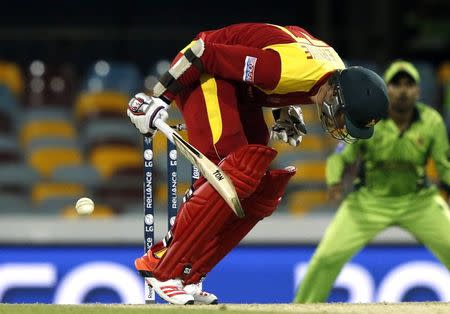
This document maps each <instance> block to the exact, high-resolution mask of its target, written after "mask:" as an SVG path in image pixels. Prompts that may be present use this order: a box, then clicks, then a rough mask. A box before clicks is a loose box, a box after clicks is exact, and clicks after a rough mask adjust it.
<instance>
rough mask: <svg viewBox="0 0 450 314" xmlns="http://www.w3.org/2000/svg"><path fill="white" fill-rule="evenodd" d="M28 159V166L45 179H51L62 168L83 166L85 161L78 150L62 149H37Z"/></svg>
mask: <svg viewBox="0 0 450 314" xmlns="http://www.w3.org/2000/svg"><path fill="white" fill-rule="evenodd" d="M27 158H28V164H29V165H30V166H31V167H33V168H34V169H36V170H37V171H38V172H39V174H40V175H42V176H44V177H49V176H50V175H51V174H52V172H53V170H54V169H56V168H58V167H60V166H69V165H81V163H82V159H83V158H82V156H81V153H80V151H79V150H78V149H75V148H62V147H61V148H59V147H44V148H39V149H35V150H33V151H31V152H30V153H29V155H28V156H27Z"/></svg>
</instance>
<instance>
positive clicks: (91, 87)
mask: <svg viewBox="0 0 450 314" xmlns="http://www.w3.org/2000/svg"><path fill="white" fill-rule="evenodd" d="M81 88H82V90H83V91H87V92H98V91H116V92H121V93H124V94H126V95H127V96H132V95H134V94H135V93H137V92H140V91H142V90H143V88H144V79H143V77H142V75H141V74H140V71H139V69H138V67H137V66H136V65H135V64H133V63H129V62H107V61H104V60H99V61H97V62H95V63H94V64H92V65H91V66H90V68H89V69H88V71H87V73H86V75H85V77H84V78H83V81H82V87H81Z"/></svg>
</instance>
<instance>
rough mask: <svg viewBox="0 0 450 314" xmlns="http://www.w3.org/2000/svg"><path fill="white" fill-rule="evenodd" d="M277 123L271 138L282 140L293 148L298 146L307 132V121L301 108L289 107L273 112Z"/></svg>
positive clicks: (272, 130)
mask: <svg viewBox="0 0 450 314" xmlns="http://www.w3.org/2000/svg"><path fill="white" fill-rule="evenodd" d="M272 114H273V117H274V119H275V123H274V125H273V126H272V129H271V132H270V138H271V139H273V140H281V141H283V142H285V143H288V144H289V145H291V146H298V145H299V144H300V143H301V141H302V139H303V135H305V134H306V133H307V132H306V125H305V121H304V120H303V113H302V109H301V108H300V106H288V107H283V108H276V109H273V110H272Z"/></svg>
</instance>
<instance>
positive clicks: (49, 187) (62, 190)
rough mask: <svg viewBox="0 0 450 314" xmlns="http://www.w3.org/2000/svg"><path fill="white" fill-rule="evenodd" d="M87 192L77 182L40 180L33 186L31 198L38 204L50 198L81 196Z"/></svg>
mask: <svg viewBox="0 0 450 314" xmlns="http://www.w3.org/2000/svg"><path fill="white" fill-rule="evenodd" d="M85 192H86V191H85V188H84V186H83V185H81V184H77V183H55V182H40V183H37V184H35V185H34V186H33V188H32V191H31V199H32V201H33V203H35V204H38V203H42V202H44V201H45V200H47V199H50V198H61V197H71V196H74V197H81V196H83V195H84V194H85Z"/></svg>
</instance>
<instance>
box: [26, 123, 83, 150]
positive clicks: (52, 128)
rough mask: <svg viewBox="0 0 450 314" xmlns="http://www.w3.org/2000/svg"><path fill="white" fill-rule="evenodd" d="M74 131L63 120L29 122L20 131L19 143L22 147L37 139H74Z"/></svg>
mask: <svg viewBox="0 0 450 314" xmlns="http://www.w3.org/2000/svg"><path fill="white" fill-rule="evenodd" d="M76 134H77V132H76V130H75V128H74V126H73V125H72V124H71V123H70V122H68V121H64V120H48V121H42V120H38V121H31V122H28V123H27V124H25V125H24V126H23V127H22V129H21V131H20V142H21V144H22V145H23V146H27V145H28V143H29V142H30V141H31V140H32V139H35V138H38V137H62V138H67V139H75V137H76Z"/></svg>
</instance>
